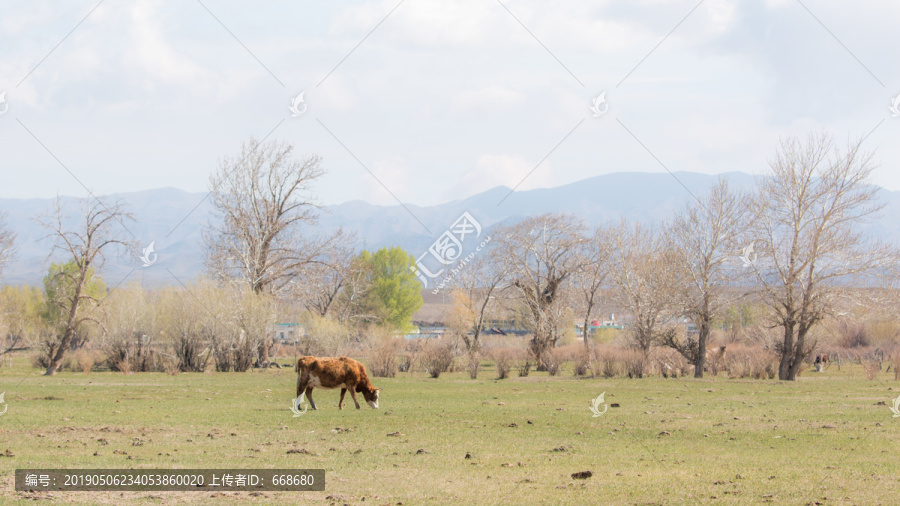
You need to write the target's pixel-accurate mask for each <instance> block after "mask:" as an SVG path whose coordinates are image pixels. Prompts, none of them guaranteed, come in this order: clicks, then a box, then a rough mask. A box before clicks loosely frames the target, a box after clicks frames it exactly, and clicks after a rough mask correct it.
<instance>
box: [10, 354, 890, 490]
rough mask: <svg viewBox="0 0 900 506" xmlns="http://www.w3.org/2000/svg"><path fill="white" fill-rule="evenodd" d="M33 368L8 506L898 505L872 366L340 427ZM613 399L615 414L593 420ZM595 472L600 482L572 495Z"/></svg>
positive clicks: (262, 400) (460, 388)
mask: <svg viewBox="0 0 900 506" xmlns="http://www.w3.org/2000/svg"><path fill="white" fill-rule="evenodd" d="M27 363H28V361H27V358H26V357H24V356H23V357H17V358H16V359H15V360H14V361H13V367H11V368H10V367H3V368H2V369H0V392H6V395H5V401H6V405H7V406H8V411H7V412H6V414H5V415H3V416H0V476H2V479H0V483H2V486H0V502H3V503H32V501H31V500H32V499H49V500H54V501H55V502H58V503H59V502H63V503H100V504H104V503H105V504H109V503H121V502H122V501H125V500H127V501H129V502H140V503H147V504H169V503H176V502H185V501H191V502H192V503H199V504H204V503H210V504H211V503H221V502H222V501H225V502H257V503H265V504H270V503H285V504H296V503H298V502H313V503H326V504H328V503H337V504H345V503H350V504H398V503H403V504H406V505H409V504H428V503H433V504H449V503H465V504H475V503H478V504H682V503H731V504H756V503H764V502H770V503H774V504H897V503H898V502H900V458H898V456H900V418H893V417H892V413H891V411H890V409H889V408H890V405H891V400H892V399H894V398H896V397H897V396H898V395H900V382H897V381H894V380H893V379H888V375H887V374H884V373H883V374H882V376H881V378H879V379H876V380H875V381H866V380H865V379H864V373H863V371H862V369H861V368H860V369H854V368H852V367H851V368H848V367H844V368H843V370H841V371H837V370H836V368H834V367H832V368H831V369H829V370H828V371H827V372H825V373H818V374H817V373H812V372H807V373H805V374H804V375H803V376H802V377H801V378H800V380H799V381H796V382H778V381H775V380H752V381H751V380H735V379H726V378H724V377H721V376H720V377H716V378H709V379H703V380H695V379H693V378H679V379H662V378H644V379H621V378H612V379H592V378H588V379H585V378H576V377H572V376H571V375H561V376H557V377H552V378H551V377H548V376H546V375H542V374H539V373H538V374H535V373H532V375H531V376H529V377H526V378H515V377H513V378H510V379H506V380H502V381H496V380H493V379H492V378H493V377H494V372H493V371H492V370H491V369H490V368H488V369H487V370H485V371H483V372H482V374H481V378H482V379H478V380H470V379H469V378H468V377H467V376H465V375H464V373H449V374H444V375H442V376H441V377H440V378H439V379H431V378H428V377H426V376H425V375H424V374H412V375H410V374H406V373H400V374H399V375H398V377H397V378H390V379H385V378H373V380H374V383H375V384H376V386H379V387H381V388H382V389H383V391H382V397H381V409H380V410H372V409H370V408H368V407H367V406H365V405H364V406H363V409H362V410H359V411H357V410H356V409H344V410H343V411H339V410H338V409H337V400H338V392H337V391H323V390H316V392H315V394H314V398H315V399H316V402H317V405H318V406H319V410H318V411H315V412H314V411H311V410H310V411H308V412H307V413H306V414H304V415H303V416H300V417H293V416H292V413H291V411H290V409H289V408H290V405H291V399H292V397H293V395H294V388H295V386H294V385H295V377H294V374H293V371H292V370H288V369H284V370H267V371H252V372H248V373H205V374H179V375H175V376H169V375H166V374H162V373H159V374H157V373H140V374H132V375H123V374H120V373H110V372H94V373H91V374H83V373H72V372H63V373H60V374H59V375H57V376H54V377H44V376H41V375H40V371H38V370H36V369H32V368H31V367H30V366H28V365H26V364H27ZM890 377H891V378H892V377H893V375H892V374H891V375H890ZM602 392H606V395H605V403H606V405H608V406H610V407H609V408H608V411H606V412H605V413H604V414H603V415H602V416H599V417H594V416H592V413H591V411H590V410H589V407H590V405H591V400H592V399H594V398H596V397H597V396H598V395H599V394H600V393H602ZM613 403H615V404H618V407H611V406H612V405H613ZM350 405H351V406H352V403H351V404H350ZM0 410H2V408H0ZM396 433H399V435H390V434H396ZM7 450H8V451H7ZM290 450H304V451H302V452H291V453H288V452H289V451H290ZM467 455H468V457H467ZM40 467H44V468H154V467H160V468H324V469H326V483H327V485H326V490H325V491H324V492H262V493H253V494H251V493H222V492H164V493H163V492H127V493H98V492H71V493H43V494H36V493H28V492H22V493H19V492H15V491H14V480H13V471H14V469H16V468H40ZM580 471H591V472H592V474H593V476H592V477H590V478H588V479H574V478H573V477H572V474H573V473H576V472H580Z"/></svg>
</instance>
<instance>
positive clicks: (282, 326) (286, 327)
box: [273, 323, 305, 344]
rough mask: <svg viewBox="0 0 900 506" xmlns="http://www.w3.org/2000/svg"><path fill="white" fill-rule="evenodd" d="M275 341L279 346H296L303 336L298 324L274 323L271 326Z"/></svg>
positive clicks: (301, 328)
mask: <svg viewBox="0 0 900 506" xmlns="http://www.w3.org/2000/svg"><path fill="white" fill-rule="evenodd" d="M273 330H274V332H275V341H277V342H278V343H279V344H297V343H299V342H300V337H301V336H303V335H304V334H305V332H304V330H303V327H301V326H300V324H299V323H276V324H275V325H274V326H273Z"/></svg>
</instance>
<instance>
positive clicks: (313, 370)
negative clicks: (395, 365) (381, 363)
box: [295, 357, 381, 409]
mask: <svg viewBox="0 0 900 506" xmlns="http://www.w3.org/2000/svg"><path fill="white" fill-rule="evenodd" d="M295 370H296V371H297V397H300V394H302V393H303V392H306V398H307V399H309V405H310V406H312V408H313V409H318V408H316V403H315V402H314V401H313V398H312V391H313V388H316V387H318V388H328V389H332V388H338V387H340V389H341V401H340V402H339V403H338V408H339V409H344V395H346V393H347V390H350V397H352V398H353V403H354V404H356V409H359V402H357V401H356V392H360V393H361V394H363V398H364V399H365V400H366V402H367V403H368V404H369V406H371V407H373V408H374V409H378V392H379V391H380V390H381V389H380V388H375V387H374V386H373V385H372V383H370V382H369V376H368V375H367V374H366V366H364V365H362V364H360V363H359V362H357V361H356V360H353V359H352V358H347V357H338V358H331V357H323V358H316V357H301V358H300V359H299V360H297V367H296V368H295Z"/></svg>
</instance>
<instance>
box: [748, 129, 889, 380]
mask: <svg viewBox="0 0 900 506" xmlns="http://www.w3.org/2000/svg"><path fill="white" fill-rule="evenodd" d="M770 167H771V169H772V175H771V176H769V177H767V178H766V179H764V180H763V181H762V182H761V183H760V185H759V188H758V191H757V193H756V195H755V197H754V203H753V206H754V220H753V223H752V230H753V237H754V238H755V240H756V242H755V243H754V249H755V250H756V251H757V253H758V255H759V258H758V259H757V261H755V262H753V266H754V272H755V274H756V277H757V280H758V282H759V284H760V285H761V286H762V291H763V297H764V299H765V301H766V302H767V303H768V305H769V306H770V307H771V308H772V310H773V314H774V319H775V325H776V326H777V327H780V328H781V331H782V332H783V341H782V342H781V346H780V350H779V351H780V353H781V363H780V365H779V369H778V378H779V379H782V380H794V379H796V377H797V373H798V371H799V370H800V368H801V367H802V366H803V360H804V359H805V358H806V357H807V356H808V355H809V354H810V353H811V352H812V349H813V347H814V343H808V342H807V337H808V336H809V333H810V330H811V329H812V328H813V327H814V326H815V325H816V324H817V323H818V322H820V321H821V320H822V319H823V318H825V317H826V316H827V315H829V314H830V313H831V312H832V311H833V310H834V308H835V306H836V304H835V303H836V302H837V301H838V300H839V299H841V298H844V297H847V296H849V294H850V290H849V288H848V286H849V285H850V284H852V283H855V284H856V285H857V286H864V285H866V284H870V283H871V282H872V278H871V277H867V276H871V275H876V274H880V273H882V272H884V271H885V270H886V269H888V268H891V267H894V266H896V262H897V253H896V249H895V248H894V247H893V246H890V245H885V244H882V243H878V242H876V241H873V240H870V239H869V238H867V237H866V236H865V235H864V234H863V233H862V232H861V230H860V228H861V225H863V224H865V223H867V222H868V221H869V220H870V219H872V218H873V217H875V216H876V215H877V213H878V212H879V211H880V210H881V207H882V206H881V205H879V204H878V202H877V191H878V190H877V187H876V186H873V185H871V184H869V182H868V180H869V175H870V174H871V172H872V170H873V169H874V165H873V163H872V157H871V155H870V154H866V153H863V152H861V150H860V143H859V142H857V143H855V144H850V145H849V146H848V148H847V151H846V153H844V154H841V153H840V152H839V151H838V150H837V149H836V148H835V146H834V143H833V142H832V140H831V139H830V137H829V136H827V135H825V134H822V135H819V136H811V137H809V138H808V139H807V140H806V141H805V142H803V141H800V140H798V139H796V138H791V139H787V140H784V141H782V143H781V146H780V148H779V150H778V152H777V154H776V155H775V158H774V160H772V161H771V162H770Z"/></svg>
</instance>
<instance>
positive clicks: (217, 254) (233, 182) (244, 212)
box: [203, 139, 325, 293]
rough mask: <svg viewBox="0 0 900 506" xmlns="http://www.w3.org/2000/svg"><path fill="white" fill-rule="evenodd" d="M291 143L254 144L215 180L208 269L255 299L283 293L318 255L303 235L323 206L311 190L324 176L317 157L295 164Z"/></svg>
mask: <svg viewBox="0 0 900 506" xmlns="http://www.w3.org/2000/svg"><path fill="white" fill-rule="evenodd" d="M292 154H293V147H292V146H291V145H289V144H286V143H279V142H274V141H269V142H266V143H260V141H258V140H256V139H250V141H249V142H247V143H246V144H244V145H243V147H242V149H241V154H240V155H239V156H238V157H227V158H225V159H224V160H223V161H222V162H221V163H220V165H219V168H218V170H217V171H216V172H215V173H214V174H213V175H212V176H211V177H210V192H211V195H212V204H213V208H214V210H215V215H216V220H215V223H213V224H210V225H209V226H208V227H207V229H206V230H205V231H204V234H203V235H204V242H205V244H206V258H207V266H208V268H209V269H210V270H211V272H213V273H214V274H215V275H217V276H219V277H222V278H226V279H238V280H240V281H241V282H242V283H244V284H245V285H246V286H248V287H249V288H250V289H251V290H252V291H253V292H254V293H278V292H280V291H281V290H282V289H284V288H285V287H286V285H287V284H288V283H289V282H290V281H291V280H292V279H294V277H296V275H297V274H298V273H299V272H300V270H301V268H302V267H303V266H304V265H306V264H307V263H308V262H310V260H311V258H312V257H314V256H315V255H316V254H317V251H316V250H315V247H314V244H310V241H308V240H306V239H305V238H304V237H303V235H302V233H301V232H302V226H303V225H307V224H311V223H314V222H315V221H316V218H317V212H316V211H317V209H318V207H319V206H318V203H317V202H316V200H315V196H314V194H313V193H312V184H313V183H314V182H315V181H316V180H317V179H318V178H319V177H320V176H322V175H323V174H324V173H325V171H324V169H322V168H321V166H320V159H319V157H318V156H316V155H312V156H308V157H306V158H304V159H302V160H299V161H298V160H295V159H293V158H292Z"/></svg>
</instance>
